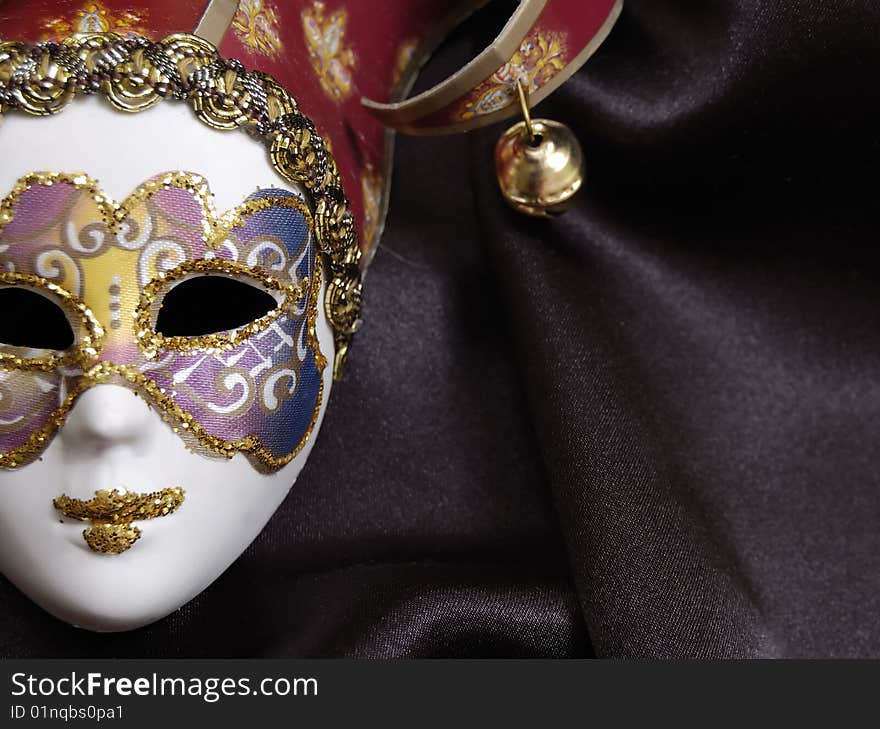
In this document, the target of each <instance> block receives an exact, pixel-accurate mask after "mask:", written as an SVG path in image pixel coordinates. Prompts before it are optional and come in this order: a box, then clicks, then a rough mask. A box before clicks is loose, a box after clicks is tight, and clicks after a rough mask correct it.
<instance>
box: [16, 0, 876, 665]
mask: <svg viewBox="0 0 880 729" xmlns="http://www.w3.org/2000/svg"><path fill="white" fill-rule="evenodd" d="M509 12H510V4H509V3H504V2H501V3H498V2H496V3H494V4H493V6H492V7H491V8H490V9H489V10H488V11H484V12H482V13H480V15H479V16H478V17H477V18H475V19H474V20H473V21H472V22H470V23H469V24H467V25H466V26H465V28H464V29H463V30H462V31H461V32H459V33H457V35H456V36H455V38H454V39H453V40H451V41H450V42H449V43H447V44H446V46H445V47H444V48H443V50H442V52H441V53H440V54H439V55H438V56H437V57H436V58H435V59H434V61H432V63H431V65H430V67H429V69H428V71H427V73H426V76H425V78H423V80H422V82H421V85H422V86H424V85H427V84H428V83H430V82H432V81H436V80H439V79H440V78H442V77H444V76H445V75H446V74H448V73H449V72H450V71H452V70H454V69H455V68H457V67H459V66H460V65H461V64H462V63H464V62H466V61H467V60H469V58H470V57H472V55H473V54H474V53H475V52H476V51H478V50H480V49H481V48H482V47H484V46H485V45H486V43H487V42H488V41H489V40H490V39H491V38H492V37H493V35H494V34H495V33H496V32H497V30H498V29H499V28H500V27H501V24H502V23H503V21H504V18H505V16H506V15H507V14H509ZM878 28H880V5H878V4H877V3H876V2H874V0H858V1H856V0H849V1H847V2H843V1H840V2H834V3H831V2H826V1H824V0H823V1H819V0H801V1H800V2H790V1H783V0H770V1H768V0H739V1H728V2H724V1H722V0H717V1H715V2H705V0H675V1H673V0H627V1H626V5H625V7H624V11H623V16H622V17H621V19H620V21H619V23H618V25H617V26H616V28H615V29H614V31H613V32H612V34H611V36H610V38H609V40H608V41H607V42H606V43H605V45H604V46H603V47H602V48H601V49H600V51H599V52H598V53H597V54H596V56H595V57H594V58H593V59H592V60H591V61H590V62H589V63H588V64H587V65H586V67H585V68H584V69H583V70H582V71H581V72H580V73H579V74H577V75H576V76H575V77H574V78H573V79H572V80H571V81H569V82H568V83H567V84H565V85H564V86H563V87H562V89H561V90H560V91H559V92H557V93H556V94H555V95H554V96H553V97H552V98H551V99H550V100H548V101H547V102H545V103H544V104H542V105H541V106H540V107H539V109H538V112H537V114H538V115H539V116H547V117H550V118H555V119H557V120H559V121H563V122H565V123H567V124H569V125H571V126H572V127H573V128H574V129H575V131H576V133H577V135H578V137H579V138H580V140H581V142H582V143H583V146H584V149H585V153H586V156H587V160H588V165H589V171H588V181H587V185H586V188H585V192H583V193H582V194H581V195H580V197H579V199H578V202H577V205H576V208H575V209H574V210H573V211H571V212H570V213H568V214H567V215H566V216H565V217H562V218H560V219H558V220H556V221H553V222H544V221H532V220H529V219H527V218H524V217H522V216H520V215H519V214H517V213H515V212H513V211H512V210H509V209H508V208H507V207H506V206H505V204H504V203H503V201H502V200H501V198H500V196H499V193H498V191H497V189H496V187H495V181H494V173H493V168H492V148H493V145H494V142H495V139H497V136H498V134H499V133H500V131H501V130H500V129H497V128H494V129H488V130H482V131H479V132H475V133H472V134H469V135H465V136H457V137H448V138H438V139H412V138H401V139H400V140H399V143H398V148H397V160H396V165H395V182H396V184H395V187H394V191H393V194H392V202H391V214H390V217H389V220H388V224H387V231H386V234H385V237H384V239H383V244H382V247H381V249H380V250H379V253H378V255H377V257H376V259H375V262H374V264H373V266H372V267H371V269H370V273H369V276H368V278H367V294H368V297H369V298H368V309H367V323H366V325H365V327H364V328H363V330H362V332H361V334H360V335H359V337H358V339H357V342H356V344H355V346H354V349H353V351H352V353H351V358H350V368H349V372H348V376H347V378H346V380H345V381H344V382H343V383H342V384H340V385H337V386H336V387H335V388H334V390H333V395H332V397H331V403H330V407H329V410H328V413H327V418H326V421H325V423H324V426H323V429H322V431H321V434H320V436H319V437H318V440H317V444H316V446H315V449H314V451H313V454H312V456H311V458H310V460H309V462H308V465H307V466H306V468H305V470H304V471H303V473H302V475H301V476H300V478H299V481H298V482H297V484H296V486H295V488H294V489H293V491H292V492H291V495H290V496H289V497H288V499H287V500H286V502H285V503H284V505H283V506H282V507H281V509H280V510H279V512H278V513H277V514H276V516H275V517H274V519H273V520H272V521H271V522H270V523H269V526H268V527H267V528H266V530H265V531H264V533H263V534H262V536H261V537H259V538H258V539H257V541H256V542H255V543H254V544H253V545H252V547H251V548H250V549H249V550H248V551H247V552H246V553H245V555H244V556H243V557H242V558H241V559H240V560H238V562H236V563H235V564H234V565H233V566H232V567H231V568H230V569H229V571H228V572H227V573H226V574H225V575H224V576H223V577H221V578H220V579H219V580H218V581H217V582H216V583H215V584H214V585H213V586H212V587H211V588H209V589H208V590H207V591H205V592H204V593H203V594H202V595H200V596H199V597H198V598H196V599H195V600H194V601H193V602H191V603H190V604H189V605H187V606H186V607H184V608H183V609H182V610H180V611H179V612H178V613H176V614H174V615H172V616H170V617H168V618H166V619H165V620H163V621H161V622H159V623H156V624H155V625H152V626H150V627H147V628H145V629H142V630H138V631H134V632H132V633H128V634H120V635H95V634H91V633H85V632H82V631H79V630H76V629H74V628H70V627H68V626H66V625H64V624H62V623H61V622H59V621H57V620H55V619H54V618H51V617H50V616H48V615H47V614H45V613H44V612H42V610H40V609H39V608H37V607H36V606H34V605H33V604H31V603H30V602H29V601H28V600H27V599H26V598H24V597H23V596H21V595H20V594H19V593H18V592H17V591H16V590H15V589H14V588H13V587H12V586H10V585H9V584H8V583H7V582H5V581H0V604H2V610H0V646H2V649H0V652H2V654H3V655H5V656H7V657H13V656H14V657H28V656H37V657H48V656H53V657H59V656H117V657H142V656H150V657H175V656H186V657H210V656H218V657H233V656H240V657H244V656H360V657H403V656H557V657H570V656H589V655H593V654H595V655H599V656H612V657H631V656H652V657H726V656H768V657H769V656H827V657H830V656H877V655H880V478H878V464H880V458H878V452H877V446H876V442H877V436H878V429H880V332H878V323H880V290H878V286H877V284H878V264H880V259H878V254H877V243H878V235H877V233H878V224H877V213H878V204H877V169H878V162H880V131H878V130H880V103H878V95H880V92H878V88H880V86H878V78H880V50H878V48H880V47H878V40H877V39H878Z"/></svg>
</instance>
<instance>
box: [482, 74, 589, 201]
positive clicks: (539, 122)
mask: <svg viewBox="0 0 880 729" xmlns="http://www.w3.org/2000/svg"><path fill="white" fill-rule="evenodd" d="M516 90H517V94H518V96H519V103H520V106H522V113H523V121H521V122H519V123H518V124H514V125H513V126H512V127H511V128H510V129H508V130H507V131H506V132H504V134H502V135H501V139H499V140H498V144H496V145H495V171H496V174H497V176H498V184H499V186H500V187H501V194H502V195H504V199H505V200H507V202H509V203H510V204H511V205H513V207H515V208H516V209H517V210H519V211H520V212H522V213H525V214H526V215H533V216H535V217H538V218H553V217H556V216H557V215H560V214H561V213H564V212H565V210H566V209H567V208H568V203H569V202H570V201H571V199H572V198H573V197H574V195H575V193H576V192H577V191H578V190H580V188H581V185H582V184H583V182H584V155H583V152H582V151H581V145H580V143H579V142H578V140H577V137H575V135H574V132H572V131H571V129H569V128H568V127H567V126H565V124H560V123H559V122H555V121H550V120H549V119H532V115H531V113H530V112H529V92H528V90H527V89H526V87H525V86H524V85H523V84H522V82H521V81H519V80H517V82H516Z"/></svg>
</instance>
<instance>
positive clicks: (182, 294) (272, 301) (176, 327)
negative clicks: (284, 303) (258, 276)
mask: <svg viewBox="0 0 880 729" xmlns="http://www.w3.org/2000/svg"><path fill="white" fill-rule="evenodd" d="M278 304H279V302H278V300H277V299H276V298H275V297H274V296H272V294H270V293H268V292H267V291H266V290H265V289H262V288H259V287H258V286H255V285H253V284H249V283H245V282H244V281H239V280H237V279H233V278H229V277H227V276H218V275H212V274H207V275H204V276H194V277H192V278H187V279H184V280H183V281H181V282H180V283H178V284H177V285H176V286H175V287H174V288H172V289H171V290H170V291H168V293H166V294H165V297H164V298H163V299H162V305H161V307H160V308H159V313H158V315H157V316H156V327H155V329H156V333H157V334H161V335H162V336H165V337H200V336H204V335H206V334H217V333H219V332H228V331H230V330H232V329H237V328H238V327H242V326H244V325H245V324H250V323H251V322H252V321H254V320H256V319H259V318H260V317H262V316H265V315H266V314H268V313H269V312H270V311H272V310H273V309H275V308H277V307H278Z"/></svg>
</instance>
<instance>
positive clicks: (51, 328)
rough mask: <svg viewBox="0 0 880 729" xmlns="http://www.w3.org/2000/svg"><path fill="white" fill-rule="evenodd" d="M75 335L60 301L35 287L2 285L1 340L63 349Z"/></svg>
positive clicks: (36, 346)
mask: <svg viewBox="0 0 880 729" xmlns="http://www.w3.org/2000/svg"><path fill="white" fill-rule="evenodd" d="M75 339H76V337H75V336H74V333H73V329H72V328H71V326H70V322H69V321H68V320H67V316H66V315H65V313H64V310H63V309H62V308H61V307H60V306H59V305H58V304H57V303H55V302H54V301H52V300H51V299H49V298H48V297H46V296H43V295H41V294H38V293H37V292H36V291H33V290H32V289H27V288H23V287H20V286H4V287H3V288H0V343H2V344H7V345H11V346H13V347H28V348H30V349H54V350H57V351H64V350H65V349H68V348H70V347H71V346H72V345H73V343H74V340H75Z"/></svg>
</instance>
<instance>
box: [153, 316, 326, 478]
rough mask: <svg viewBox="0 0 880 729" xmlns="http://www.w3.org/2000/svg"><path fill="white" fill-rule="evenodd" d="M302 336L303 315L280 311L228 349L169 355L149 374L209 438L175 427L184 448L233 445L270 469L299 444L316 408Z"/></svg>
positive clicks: (318, 382) (317, 383)
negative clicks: (186, 441)
mask: <svg viewBox="0 0 880 729" xmlns="http://www.w3.org/2000/svg"><path fill="white" fill-rule="evenodd" d="M308 340H309V337H308V335H307V324H306V321H305V319H302V320H293V319H291V318H289V317H287V316H286V315H282V316H280V317H278V319H277V320H275V321H274V322H273V323H272V324H271V325H269V326H268V327H267V328H266V329H264V330H262V331H260V332H258V333H257V334H254V335H253V336H251V337H250V338H249V339H248V340H246V341H244V342H242V343H241V344H239V345H238V346H237V347H235V348H233V349H231V350H228V351H225V352H223V353H221V354H208V353H205V352H175V353H173V354H171V355H170V356H169V359H168V360H167V365H166V366H163V367H161V368H159V369H157V370H155V371H153V372H150V373H149V374H150V376H151V377H152V379H153V380H154V382H155V384H156V385H157V386H158V387H159V388H160V390H164V391H165V392H166V393H168V394H170V395H171V397H172V399H173V400H174V402H175V404H176V405H177V406H178V407H179V408H180V409H181V410H182V411H183V412H185V413H188V414H189V415H191V416H192V418H193V420H194V421H195V422H196V423H197V424H198V426H199V429H201V430H202V431H204V434H205V435H206V436H208V437H207V438H204V437H201V438H200V437H199V436H198V434H195V437H194V438H193V437H192V436H187V435H186V432H187V431H190V432H191V430H192V429H185V430H183V431H181V429H178V432H179V434H180V435H182V436H183V437H184V438H188V439H190V440H192V444H191V445H193V446H194V447H195V448H197V449H198V448H199V447H201V448H202V450H204V448H205V447H206V446H207V450H208V451H209V453H208V455H212V454H213V455H217V449H216V448H214V447H212V444H213V445H216V443H214V441H222V442H223V443H224V444H227V445H228V444H232V445H234V446H235V448H236V450H242V451H245V452H246V453H248V454H249V455H250V456H251V457H252V459H253V460H254V461H255V465H256V466H258V467H259V468H260V469H261V470H268V471H274V470H277V469H278V468H280V467H281V466H283V465H284V464H285V463H287V462H289V461H290V459H291V458H293V456H294V455H296V453H298V452H299V451H300V450H301V448H302V447H303V445H305V443H306V442H307V441H308V438H309V436H310V435H311V432H312V430H313V428H314V425H315V422H316V420H317V416H318V412H319V410H320V406H321V399H322V370H323V367H319V362H318V357H317V356H316V353H315V348H314V347H313V346H312V345H311V343H310V342H309V341H308ZM212 451H213V453H211V452H212Z"/></svg>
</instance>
